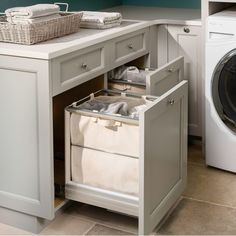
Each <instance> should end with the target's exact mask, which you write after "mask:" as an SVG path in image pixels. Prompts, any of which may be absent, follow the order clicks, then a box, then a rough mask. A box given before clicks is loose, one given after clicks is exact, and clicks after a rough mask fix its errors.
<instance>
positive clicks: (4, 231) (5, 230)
mask: <svg viewBox="0 0 236 236" xmlns="http://www.w3.org/2000/svg"><path fill="white" fill-rule="evenodd" d="M0 235H32V234H31V233H29V232H26V231H24V230H21V229H17V228H14V227H12V226H9V225H5V224H1V223H0Z"/></svg>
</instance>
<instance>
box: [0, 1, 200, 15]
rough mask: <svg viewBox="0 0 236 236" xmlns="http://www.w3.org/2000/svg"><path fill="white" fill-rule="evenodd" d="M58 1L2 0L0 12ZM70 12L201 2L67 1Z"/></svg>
mask: <svg viewBox="0 0 236 236" xmlns="http://www.w3.org/2000/svg"><path fill="white" fill-rule="evenodd" d="M55 1H56V0H54V1H53V0H0V12H3V11H4V10H5V9H7V8H9V7H15V6H28V5H33V4H37V3H53V2H55ZM62 2H68V3H69V5H70V10H74V11H76V10H99V9H102V8H109V7H113V6H117V5H122V4H123V5H138V6H159V7H178V8H200V6H201V0H65V1H62Z"/></svg>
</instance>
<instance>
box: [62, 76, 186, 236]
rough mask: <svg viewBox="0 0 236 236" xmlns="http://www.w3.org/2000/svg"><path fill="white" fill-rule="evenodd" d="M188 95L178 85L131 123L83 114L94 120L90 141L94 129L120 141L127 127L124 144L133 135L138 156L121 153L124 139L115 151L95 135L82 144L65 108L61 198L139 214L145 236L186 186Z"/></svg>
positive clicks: (78, 129) (183, 83) (182, 84)
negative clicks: (64, 151)
mask: <svg viewBox="0 0 236 236" xmlns="http://www.w3.org/2000/svg"><path fill="white" fill-rule="evenodd" d="M187 92H188V90H187V81H181V82H180V83H178V84H177V85H175V86H173V87H172V88H171V89H169V90H168V91H166V92H165V93H164V94H163V95H161V96H159V97H153V100H152V101H151V102H149V103H148V104H147V105H146V107H145V108H143V109H141V111H140V113H139V119H138V120H135V121H133V120H132V119H131V120H130V118H125V117H123V116H122V117H120V116H116V115H115V116H111V115H110V116H108V115H106V116H104V115H102V116H101V115H100V114H99V113H96V112H94V113H93V115H89V116H88V117H89V119H90V121H89V122H94V123H93V127H94V128H93V129H94V138H95V139H96V134H97V133H98V132H97V131H96V130H100V131H99V135H100V134H102V133H103V132H104V135H105V136H106V137H108V136H109V137H111V139H112V134H111V133H112V132H114V135H115V136H114V138H115V137H119V135H120V137H121V139H122V135H123V134H124V133H125V132H124V131H122V129H124V128H125V127H126V125H129V126H130V127H129V129H130V131H129V132H126V133H125V140H131V141H132V139H133V138H134V137H132V135H135V136H137V137H135V140H137V142H136V143H137V145H138V146H137V147H136V149H137V150H138V156H136V154H135V155H133V154H131V153H128V152H127V153H126V152H125V150H126V147H128V146H129V145H128V141H127V143H125V146H126V147H125V148H123V147H122V148H121V149H120V150H119V149H116V147H113V144H112V143H111V144H110V145H109V147H108V146H107V142H111V141H110V140H107V138H102V137H100V136H99V141H98V142H96V143H94V142H93V140H91V139H89V142H87V141H88V140H85V139H86V138H87V135H89V134H86V136H84V135H83V134H85V133H84V132H87V131H85V129H82V128H81V127H82V126H81V125H82V124H81V125H80V124H79V122H82V121H83V120H82V119H77V121H76V120H75V119H74V118H75V116H76V115H77V114H76V113H74V112H76V111H74V110H70V109H66V112H65V127H66V130H65V131H66V137H65V142H66V190H65V192H66V198H67V199H71V200H74V201H79V202H84V203H87V204H91V205H95V206H99V207H103V208H106V209H110V210H114V211H118V212H122V213H125V214H129V215H134V216H138V217H139V234H149V233H150V232H151V231H152V230H153V229H154V227H155V226H156V225H157V224H158V223H159V222H160V221H161V219H162V218H163V217H164V215H165V214H166V213H167V212H168V211H169V209H170V208H171V206H172V205H173V204H174V203H175V201H176V200H177V199H178V198H179V197H180V196H181V193H182V192H183V189H184V187H185V185H186V158H187ZM120 94H121V96H123V94H122V93H120ZM147 97H150V96H148V95H147ZM81 114H83V115H87V113H86V112H85V113H81ZM90 114H91V112H90ZM86 119H87V118H86ZM102 119H103V120H102ZM72 121H73V122H74V124H73V125H72V124H71V122H72ZM75 121H76V122H77V123H78V124H75ZM133 122H134V123H133ZM86 124H87V123H86ZM86 124H84V125H86ZM123 124H124V126H123ZM133 125H135V126H136V127H137V128H136V127H132V126H133ZM95 126H97V128H96V127H95ZM120 128H121V130H120V131H122V132H121V133H119V129H120ZM133 131H135V132H133ZM72 132H73V134H72ZM76 135H77V137H75V136H76ZM107 135H108V136H107ZM129 135H131V136H130V137H129ZM105 136H104V137H105ZM81 137H84V138H85V139H84V140H81ZM131 137H132V138H131ZM90 138H91V137H90ZM82 141H83V142H82ZM103 142H104V143H103ZM114 142H116V143H117V142H121V143H122V142H123V140H120V141H119V140H116V141H114ZM85 144H86V146H85ZM83 145H84V146H83ZM94 145H96V146H94ZM97 145H99V146H97ZM114 145H115V144H114ZM111 147H112V149H111ZM134 148H135V147H134ZM91 158H92V159H91ZM95 159H96V160H95ZM101 160H102V161H101ZM106 170H107V172H106ZM111 170H112V171H111ZM89 171H90V172H91V171H92V172H91V173H89ZM85 172H86V173H85ZM112 173H113V174H112ZM114 174H115V176H114V178H113V177H111V176H112V175H114ZM108 176H110V177H108ZM129 186H130V187H129Z"/></svg>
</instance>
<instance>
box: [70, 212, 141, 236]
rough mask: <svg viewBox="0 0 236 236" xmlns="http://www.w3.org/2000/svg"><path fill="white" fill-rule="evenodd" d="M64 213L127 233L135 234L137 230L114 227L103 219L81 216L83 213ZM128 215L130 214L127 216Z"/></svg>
mask: <svg viewBox="0 0 236 236" xmlns="http://www.w3.org/2000/svg"><path fill="white" fill-rule="evenodd" d="M114 213H115V214H119V213H116V212H114ZM65 214H67V215H71V216H74V217H76V218H78V219H80V220H84V221H87V222H92V223H94V226H95V225H96V224H97V225H103V226H105V227H108V228H113V229H116V230H120V231H123V232H127V233H131V234H137V232H132V231H130V230H129V229H127V230H126V229H124V228H122V226H121V227H119V226H118V227H116V226H115V225H113V224H106V223H105V222H104V221H102V220H96V219H90V218H89V217H87V216H83V215H76V214H69V213H65ZM128 217H130V216H128ZM86 233H88V231H87V232H86Z"/></svg>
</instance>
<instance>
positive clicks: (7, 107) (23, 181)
mask: <svg viewBox="0 0 236 236" xmlns="http://www.w3.org/2000/svg"><path fill="white" fill-rule="evenodd" d="M0 74H1V79H0V108H1V116H0V130H1V132H0V143H1V145H0V153H1V165H0V191H1V192H8V193H12V194H16V195H20V196H23V197H26V198H30V199H36V200H39V190H38V183H37V182H38V158H39V153H38V146H37V143H38V136H37V133H38V120H37V97H36V96H37V92H36V91H37V88H36V87H37V83H36V82H37V81H36V74H34V73H28V72H21V71H12V70H4V69H0ZM28 166H30V168H27V167H28Z"/></svg>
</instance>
